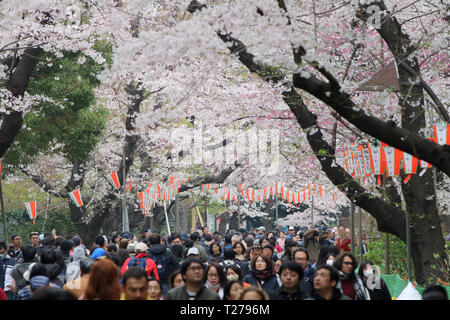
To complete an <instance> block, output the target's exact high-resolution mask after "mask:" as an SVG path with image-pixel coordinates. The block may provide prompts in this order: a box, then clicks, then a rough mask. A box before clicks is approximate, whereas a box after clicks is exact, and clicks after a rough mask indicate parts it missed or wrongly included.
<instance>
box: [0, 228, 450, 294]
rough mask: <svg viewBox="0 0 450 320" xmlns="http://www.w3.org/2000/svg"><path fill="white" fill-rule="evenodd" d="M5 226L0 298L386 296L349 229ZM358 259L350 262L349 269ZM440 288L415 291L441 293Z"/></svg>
mask: <svg viewBox="0 0 450 320" xmlns="http://www.w3.org/2000/svg"><path fill="white" fill-rule="evenodd" d="M285 231H286V230H277V231H272V230H268V231H267V232H266V229H265V228H264V227H259V228H256V229H255V230H253V231H248V230H245V229H239V230H228V231H227V233H226V234H225V235H224V236H223V235H222V234H220V233H219V232H214V233H212V232H210V231H209V230H208V228H207V227H206V226H205V227H203V228H202V229H199V230H197V231H195V232H193V233H191V234H187V233H181V234H175V233H174V234H171V235H166V234H163V235H160V234H159V233H155V232H153V233H152V232H144V233H143V234H142V235H140V236H139V238H138V237H137V236H136V235H132V234H130V233H123V232H115V233H114V234H113V235H111V236H110V237H107V236H105V235H98V236H97V237H96V238H95V240H94V244H93V245H92V246H90V247H89V248H88V247H87V246H85V244H84V243H83V240H82V239H81V238H80V237H79V235H75V236H73V237H69V238H65V237H64V236H62V235H57V234H56V231H55V230H53V232H52V233H48V234H39V233H37V232H33V233H31V234H30V235H29V238H28V242H29V243H27V244H26V245H22V240H23V239H22V236H21V235H17V234H15V235H13V236H12V237H11V243H10V244H8V245H7V244H5V243H0V300H29V299H31V300H34V299H37V300H41V299H43V300H50V299H53V300H76V299H78V300H163V299H164V300H391V299H392V298H391V294H390V292H389V290H388V287H387V286H386V283H385V282H384V281H383V279H382V278H381V275H380V271H379V269H378V268H377V266H376V265H374V264H373V263H372V262H370V261H363V262H362V263H361V264H359V263H358V261H357V259H356V257H355V256H354V255H353V254H352V253H351V249H350V239H349V237H348V230H345V229H344V228H343V227H342V228H334V229H320V228H317V229H313V230H307V231H305V232H302V231H300V230H295V228H294V227H289V228H288V231H287V232H285ZM358 266H359V268H358ZM447 298H448V297H447V293H446V291H445V289H444V288H443V287H439V286H431V287H429V288H427V289H426V290H425V291H424V293H423V296H422V299H447Z"/></svg>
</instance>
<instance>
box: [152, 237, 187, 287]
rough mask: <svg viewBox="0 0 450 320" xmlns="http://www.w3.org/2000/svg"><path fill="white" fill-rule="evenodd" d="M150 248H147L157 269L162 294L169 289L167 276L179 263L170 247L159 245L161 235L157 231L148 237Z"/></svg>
mask: <svg viewBox="0 0 450 320" xmlns="http://www.w3.org/2000/svg"><path fill="white" fill-rule="evenodd" d="M148 240H149V243H150V249H149V250H148V252H147V253H148V256H149V258H151V259H153V260H154V261H155V263H156V268H157V270H158V275H159V279H158V280H159V281H160V282H161V284H162V287H163V294H166V293H167V291H169V276H170V274H171V273H172V272H174V271H175V270H177V269H178V268H179V267H180V265H179V264H178V261H177V259H176V258H175V256H174V255H173V253H172V251H170V249H168V248H166V247H164V246H163V245H161V236H160V235H159V234H158V233H152V234H151V235H150V238H149V239H148Z"/></svg>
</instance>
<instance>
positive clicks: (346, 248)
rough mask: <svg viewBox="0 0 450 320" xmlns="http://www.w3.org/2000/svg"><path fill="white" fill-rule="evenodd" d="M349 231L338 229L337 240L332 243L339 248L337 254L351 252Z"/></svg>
mask: <svg viewBox="0 0 450 320" xmlns="http://www.w3.org/2000/svg"><path fill="white" fill-rule="evenodd" d="M349 233H350V230H348V229H344V228H343V227H340V228H339V238H338V239H337V240H336V241H334V245H335V246H336V247H338V248H339V252H340V253H341V252H351V251H352V250H351V249H350V244H351V243H352V240H351V239H350V236H349Z"/></svg>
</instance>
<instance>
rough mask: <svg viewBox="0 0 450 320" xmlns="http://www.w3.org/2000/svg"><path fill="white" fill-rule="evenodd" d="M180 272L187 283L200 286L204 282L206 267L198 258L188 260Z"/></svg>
mask: <svg viewBox="0 0 450 320" xmlns="http://www.w3.org/2000/svg"><path fill="white" fill-rule="evenodd" d="M180 272H181V275H182V276H183V279H184V281H185V282H186V283H195V284H199V283H201V282H202V281H203V276H204V272H205V270H204V266H203V263H202V261H201V260H200V259H198V258H187V259H186V260H184V261H183V263H182V264H181V266H180Z"/></svg>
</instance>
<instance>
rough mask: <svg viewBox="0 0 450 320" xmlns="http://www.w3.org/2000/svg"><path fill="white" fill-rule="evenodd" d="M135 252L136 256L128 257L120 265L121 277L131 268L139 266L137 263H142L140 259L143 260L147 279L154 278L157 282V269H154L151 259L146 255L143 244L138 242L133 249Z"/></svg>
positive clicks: (145, 248)
mask: <svg viewBox="0 0 450 320" xmlns="http://www.w3.org/2000/svg"><path fill="white" fill-rule="evenodd" d="M135 250H136V256H135V257H130V258H128V259H127V260H125V262H124V263H123V265H122V268H121V269H120V274H121V275H122V277H123V275H124V274H125V272H126V271H127V270H128V269H129V268H132V267H136V266H139V262H141V261H143V260H142V259H145V271H146V272H147V275H148V276H149V277H152V276H153V277H154V278H156V279H157V280H159V275H158V269H157V268H156V263H155V261H154V260H153V259H150V258H149V257H148V255H147V250H148V247H147V245H146V244H145V243H143V242H140V243H138V244H137V245H136V247H135Z"/></svg>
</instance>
